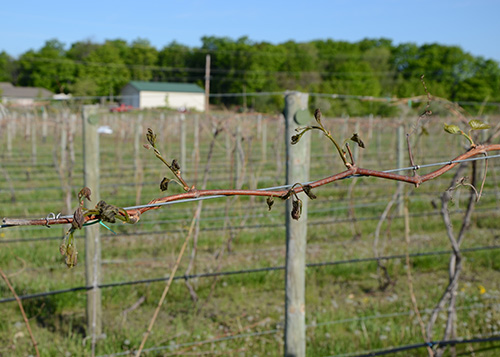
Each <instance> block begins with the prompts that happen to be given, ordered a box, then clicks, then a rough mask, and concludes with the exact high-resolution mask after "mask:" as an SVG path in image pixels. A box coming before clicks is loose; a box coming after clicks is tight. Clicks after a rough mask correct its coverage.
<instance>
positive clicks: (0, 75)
mask: <svg viewBox="0 0 500 357" xmlns="http://www.w3.org/2000/svg"><path fill="white" fill-rule="evenodd" d="M14 71H15V62H14V59H13V58H12V57H11V56H9V54H8V53H7V52H5V51H2V52H0V82H12V81H13V80H14Z"/></svg>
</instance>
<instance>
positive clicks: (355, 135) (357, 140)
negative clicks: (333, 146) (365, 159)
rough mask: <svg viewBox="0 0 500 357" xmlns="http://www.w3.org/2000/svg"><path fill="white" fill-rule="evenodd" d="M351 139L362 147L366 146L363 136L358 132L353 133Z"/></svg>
mask: <svg viewBox="0 0 500 357" xmlns="http://www.w3.org/2000/svg"><path fill="white" fill-rule="evenodd" d="M351 140H352V141H354V142H355V143H356V144H358V146H359V147H360V148H363V149H364V148H365V143H364V142H363V140H361V138H360V137H359V135H358V133H354V134H352V137H351Z"/></svg>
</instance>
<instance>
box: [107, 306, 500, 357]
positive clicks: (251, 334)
mask: <svg viewBox="0 0 500 357" xmlns="http://www.w3.org/2000/svg"><path fill="white" fill-rule="evenodd" d="M492 306H499V304H498V303H497V304H474V305H469V306H458V307H457V308H456V309H457V310H477V309H479V308H484V307H492ZM444 309H445V308H441V309H439V310H444ZM426 311H428V312H429V313H430V312H432V311H433V309H426V310H424V313H425V312H426ZM412 313H413V311H407V312H404V313H391V314H379V315H369V316H361V317H359V318H352V319H341V320H335V321H329V324H339V323H345V322H357V321H366V320H371V319H380V318H389V317H397V316H407V315H411V314H412ZM317 326H319V325H306V328H310V327H317ZM280 331H283V327H279V328H276V329H273V330H266V331H256V332H249V333H244V334H238V335H231V336H224V337H220V338H214V339H210V340H204V341H193V342H185V343H180V344H173V345H165V346H155V347H151V348H148V349H144V350H143V351H144V352H154V351H161V350H165V349H171V350H175V349H179V348H183V347H191V346H198V345H204V344H208V343H217V342H223V341H228V340H235V339H240V338H246V337H256V336H262V335H269V334H275V333H278V332H280ZM490 337H491V336H490ZM439 342H440V343H439ZM434 344H435V345H437V344H441V345H443V344H444V341H435V342H434ZM410 346H413V345H410ZM402 347H404V346H402ZM380 351H382V350H380ZM132 353H134V351H124V352H117V353H112V354H107V355H100V356H98V357H114V356H126V355H129V354H132ZM338 356H344V355H336V357H338Z"/></svg>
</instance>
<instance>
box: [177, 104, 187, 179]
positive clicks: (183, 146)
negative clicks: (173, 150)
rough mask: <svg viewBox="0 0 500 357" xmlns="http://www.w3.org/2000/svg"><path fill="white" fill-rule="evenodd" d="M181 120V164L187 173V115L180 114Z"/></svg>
mask: <svg viewBox="0 0 500 357" xmlns="http://www.w3.org/2000/svg"><path fill="white" fill-rule="evenodd" d="M179 120H180V122H181V158H180V160H179V164H180V165H181V169H182V170H183V171H184V172H186V115H185V114H184V113H181V114H179Z"/></svg>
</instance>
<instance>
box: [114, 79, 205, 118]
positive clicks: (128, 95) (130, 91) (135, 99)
mask: <svg viewBox="0 0 500 357" xmlns="http://www.w3.org/2000/svg"><path fill="white" fill-rule="evenodd" d="M121 95H122V103H123V104H126V105H131V106H133V107H135V108H141V109H142V108H155V107H170V108H175V109H179V108H184V109H195V110H198V111H201V112H202V111H205V91H204V90H203V88H201V87H200V86H198V85H196V84H192V83H172V82H143V81H131V82H129V83H128V84H127V85H126V86H125V87H124V88H123V89H122V91H121Z"/></svg>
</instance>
